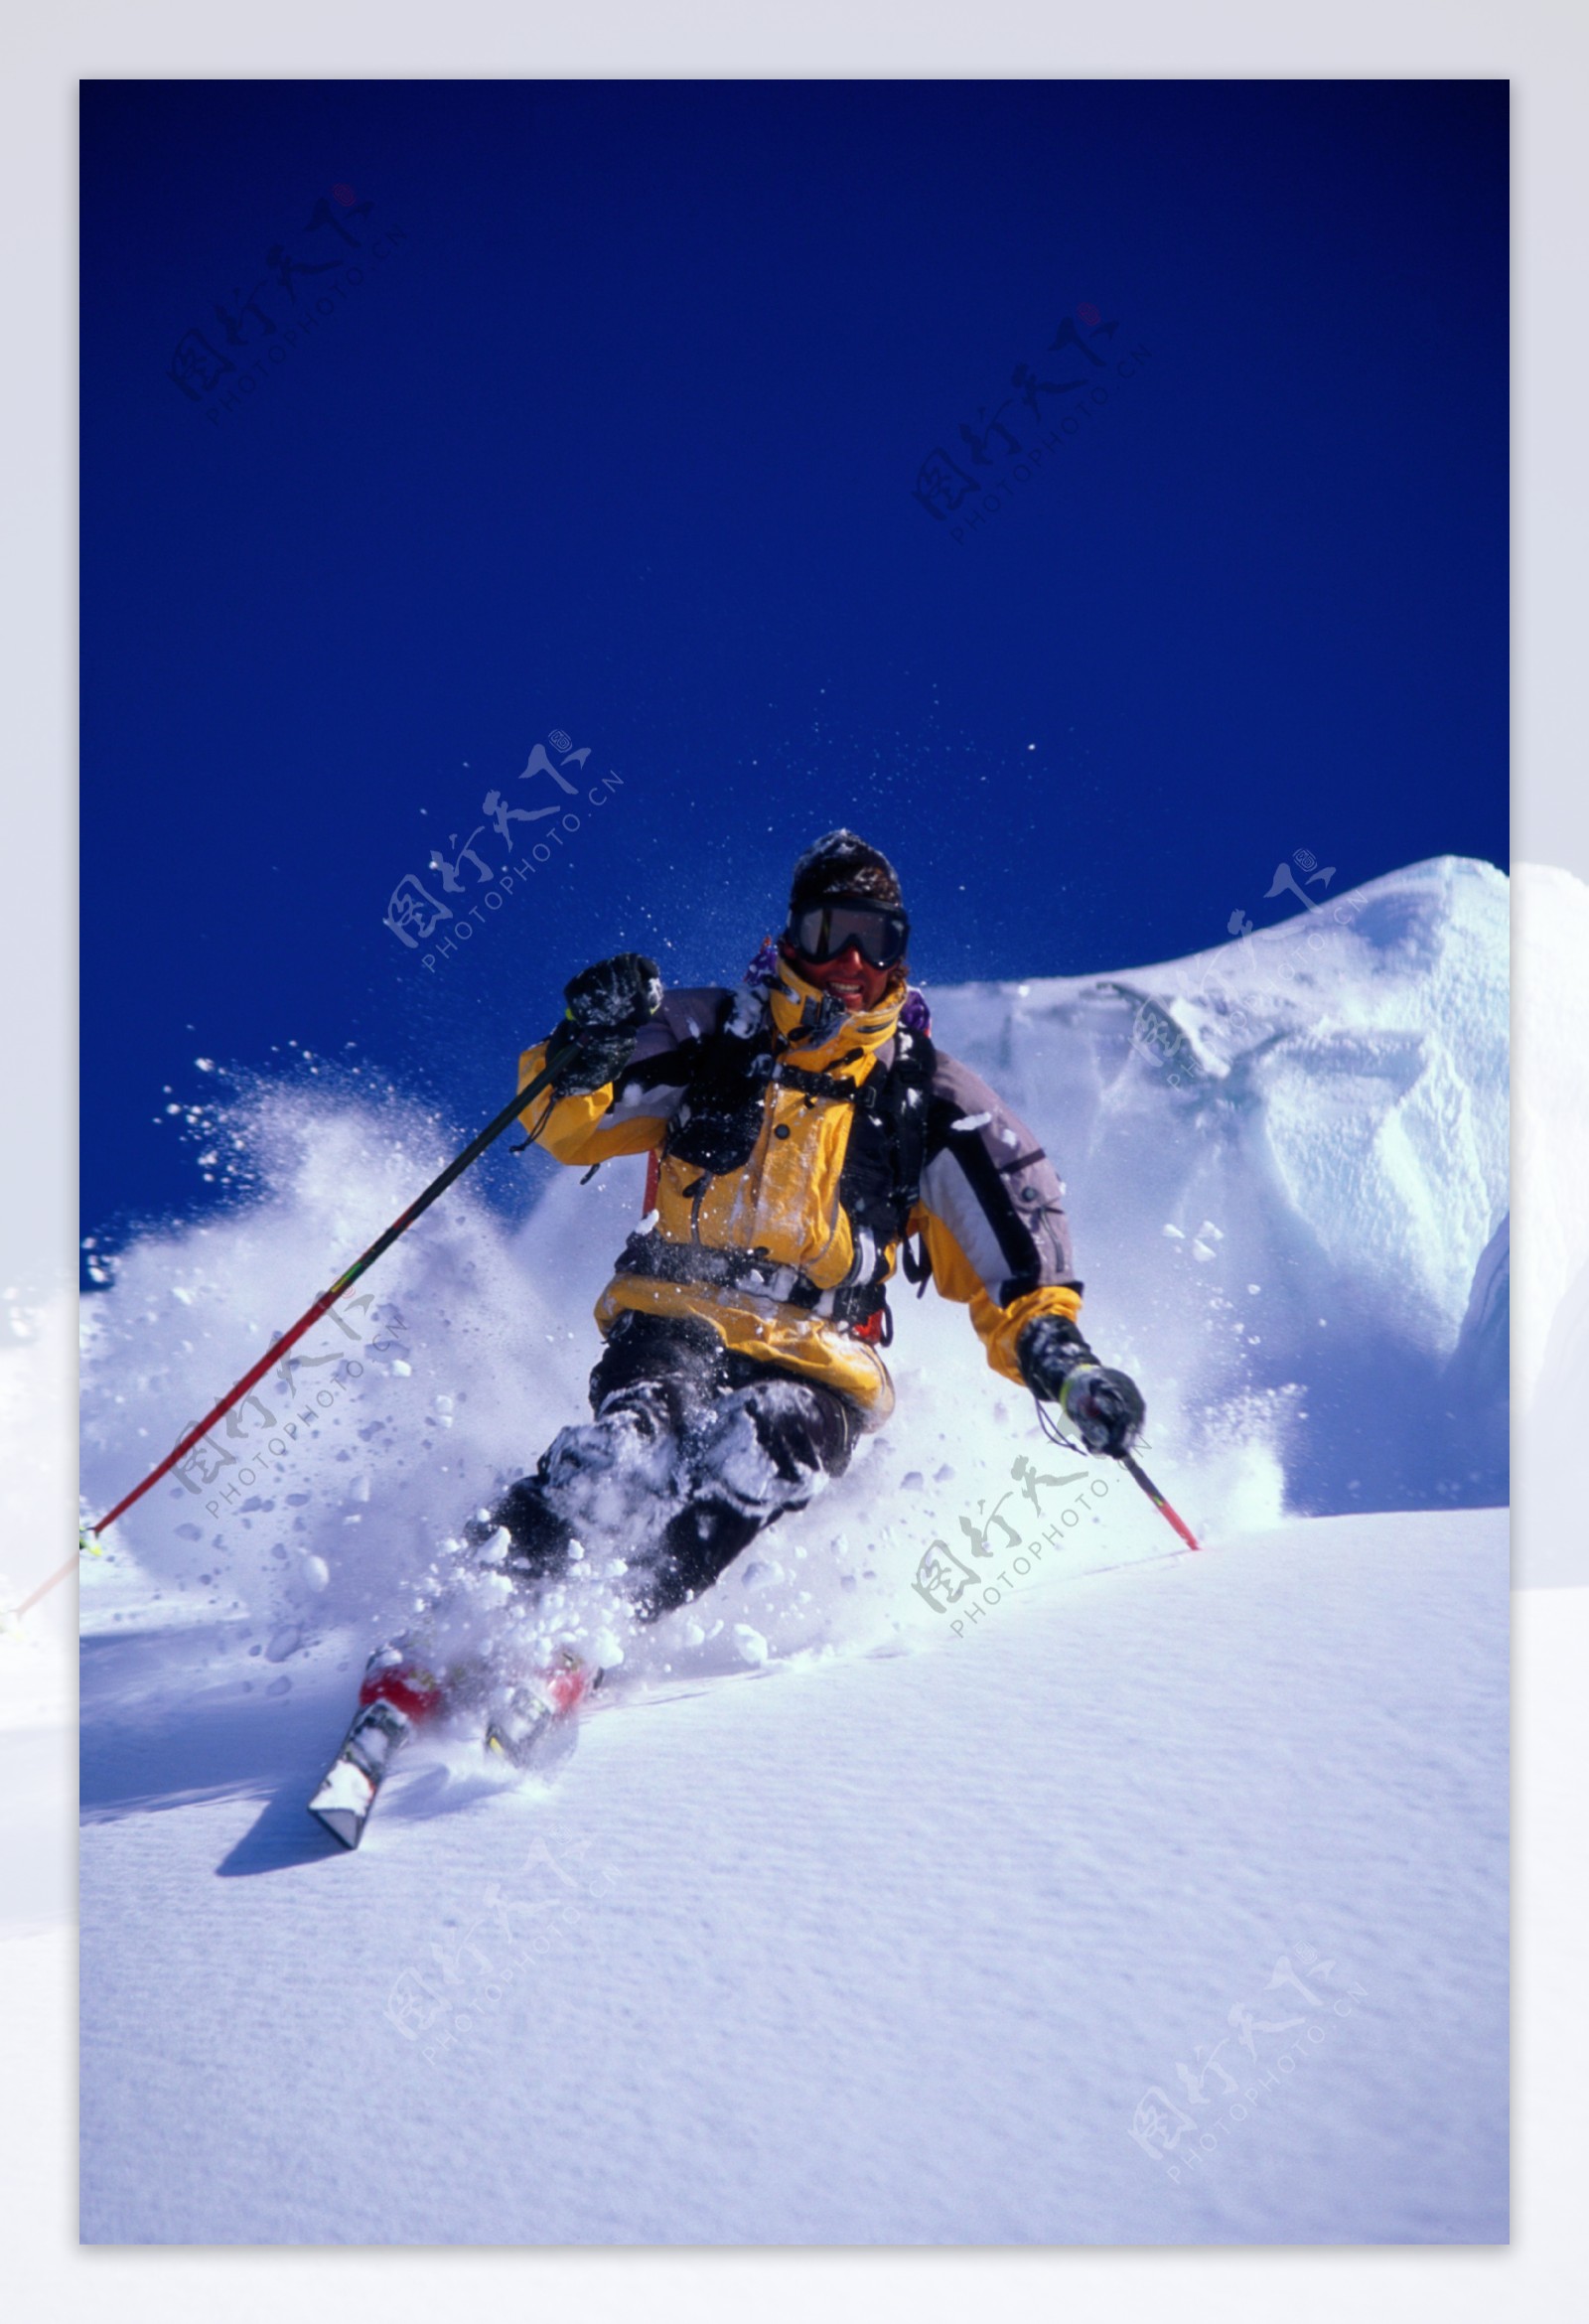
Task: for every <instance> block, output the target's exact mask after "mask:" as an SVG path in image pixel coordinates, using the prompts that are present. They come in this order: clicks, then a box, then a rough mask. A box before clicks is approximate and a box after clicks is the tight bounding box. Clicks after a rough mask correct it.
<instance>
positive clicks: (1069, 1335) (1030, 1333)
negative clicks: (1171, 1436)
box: [1015, 1315, 1147, 1457]
mask: <svg viewBox="0 0 1589 2324" xmlns="http://www.w3.org/2000/svg"><path fill="white" fill-rule="evenodd" d="M1015 1360H1016V1362H1017V1363H1018V1364H1019V1365H1020V1367H1021V1377H1022V1379H1023V1380H1025V1381H1026V1384H1027V1386H1028V1387H1029V1388H1030V1389H1031V1390H1032V1393H1033V1394H1034V1395H1035V1396H1040V1397H1041V1398H1042V1399H1043V1401H1044V1402H1045V1403H1050V1404H1058V1405H1059V1407H1060V1410H1061V1411H1062V1412H1063V1413H1064V1415H1065V1417H1066V1419H1067V1420H1069V1421H1070V1423H1071V1425H1072V1427H1073V1428H1074V1429H1075V1430H1076V1432H1077V1434H1078V1435H1079V1436H1080V1437H1081V1439H1082V1442H1083V1444H1084V1445H1085V1446H1086V1448H1087V1450H1088V1452H1095V1453H1109V1454H1112V1455H1114V1456H1116V1457H1117V1456H1118V1455H1119V1454H1121V1453H1126V1452H1129V1451H1130V1449H1131V1447H1132V1445H1133V1444H1135V1442H1136V1440H1137V1438H1138V1436H1139V1435H1140V1434H1141V1432H1142V1422H1143V1420H1144V1419H1145V1417H1146V1413H1147V1407H1146V1406H1145V1405H1144V1403H1143V1401H1142V1395H1141V1391H1140V1389H1139V1388H1138V1386H1137V1384H1136V1381H1135V1380H1132V1378H1131V1377H1130V1375H1129V1373H1124V1372H1111V1371H1110V1370H1109V1369H1108V1368H1107V1366H1105V1365H1102V1364H1100V1363H1099V1362H1098V1360H1097V1358H1096V1357H1095V1356H1094V1355H1093V1353H1092V1351H1091V1349H1090V1348H1089V1347H1088V1346H1087V1344H1086V1342H1085V1340H1083V1337H1082V1335H1081V1333H1080V1332H1079V1331H1078V1330H1077V1328H1076V1326H1075V1324H1074V1323H1072V1321H1071V1319H1070V1317H1069V1316H1065V1315H1039V1316H1034V1317H1033V1319H1032V1321H1031V1322H1030V1323H1029V1324H1028V1325H1027V1327H1026V1329H1025V1331H1024V1332H1023V1333H1022V1334H1021V1336H1020V1338H1019V1339H1018V1340H1017V1341H1016V1343H1015Z"/></svg>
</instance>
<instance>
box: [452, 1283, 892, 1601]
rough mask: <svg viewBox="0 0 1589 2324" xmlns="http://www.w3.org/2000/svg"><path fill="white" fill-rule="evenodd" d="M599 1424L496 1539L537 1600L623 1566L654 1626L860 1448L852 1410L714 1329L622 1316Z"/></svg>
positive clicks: (534, 1486)
mask: <svg viewBox="0 0 1589 2324" xmlns="http://www.w3.org/2000/svg"><path fill="white" fill-rule="evenodd" d="M590 1401H591V1410H592V1412H593V1414H594V1415H595V1417H594V1419H593V1420H591V1421H590V1422H588V1423H584V1424H582V1425H580V1426H578V1427H573V1428H565V1429H563V1430H562V1432H561V1434H560V1435H558V1436H557V1437H556V1438H555V1439H554V1441H553V1442H552V1443H551V1444H550V1445H549V1446H548V1447H547V1449H546V1451H545V1452H544V1453H543V1454H542V1455H541V1458H540V1462H539V1465H538V1466H537V1468H536V1470H535V1473H534V1475H533V1476H531V1477H524V1478H521V1479H520V1480H519V1481H518V1483H517V1484H515V1485H511V1486H509V1487H508V1489H507V1491H506V1494H504V1496H503V1498H502V1500H501V1501H500V1502H499V1503H498V1505H497V1507H496V1508H495V1509H494V1510H493V1511H492V1513H491V1520H490V1525H487V1526H481V1527H478V1528H477V1530H478V1531H490V1530H491V1529H492V1528H493V1527H495V1526H502V1527H504V1528H506V1532H507V1534H508V1536H509V1541H510V1546H509V1549H508V1552H507V1556H506V1571H507V1572H509V1573H510V1574H512V1575H513V1576H514V1577H515V1579H517V1580H519V1581H520V1582H522V1583H524V1584H525V1585H526V1586H528V1587H533V1586H535V1585H536V1584H537V1583H539V1582H541V1581H544V1580H549V1579H552V1578H560V1577H562V1576H563V1575H565V1574H567V1573H568V1572H570V1571H571V1570H575V1569H576V1560H575V1556H574V1544H575V1543H578V1545H579V1548H580V1550H581V1551H582V1552H583V1554H584V1556H585V1557H587V1558H589V1559H590V1560H591V1561H592V1563H593V1565H598V1566H599V1565H600V1564H601V1563H602V1562H603V1561H611V1560H612V1559H614V1558H616V1557H622V1558H623V1559H624V1561H625V1563H626V1566H627V1569H628V1570H627V1572H626V1574H625V1575H624V1576H623V1578H622V1580H621V1584H620V1586H621V1587H622V1588H623V1589H624V1591H625V1593H626V1594H627V1595H628V1596H629V1598H630V1599H631V1602H632V1603H633V1605H634V1606H635V1609H636V1611H637V1613H639V1614H640V1615H641V1617H642V1618H643V1619H644V1620H646V1621H654V1620H655V1619H656V1618H657V1617H658V1616H659V1615H662V1614H666V1613H669V1612H671V1610H672V1609H673V1608H674V1607H675V1606H681V1605H683V1604H684V1603H685V1602H686V1601H687V1600H688V1599H690V1598H693V1597H696V1596H698V1595H699V1594H700V1592H701V1591H702V1590H706V1589H709V1588H710V1587H711V1585H712V1583H713V1582H715V1581H716V1579H717V1577H718V1575H719V1574H720V1573H722V1572H723V1570H724V1568H725V1567H726V1566H728V1565H729V1564H731V1563H732V1561H733V1560H734V1559H735V1558H736V1557H737V1556H738V1555H739V1553H740V1551H741V1550H742V1549H744V1548H745V1547H746V1545H747V1544H748V1543H749V1542H751V1541H753V1540H754V1539H755V1538H756V1535H757V1534H758V1533H759V1532H761V1531H762V1529H763V1527H764V1526H766V1525H771V1524H772V1523H773V1521H774V1520H775V1519H776V1518H780V1517H783V1516H785V1515H786V1514H788V1513H789V1512H791V1511H794V1510H800V1509H803V1508H804V1507H805V1506H806V1504H807V1503H808V1502H809V1501H810V1499H811V1497H812V1495H813V1494H815V1493H816V1492H818V1491H819V1490H820V1489H821V1487H822V1486H823V1485H824V1484H825V1482H826V1480H827V1479H828V1478H829V1477H837V1476H840V1475H842V1473H843V1471H844V1470H845V1469H846V1468H847V1467H848V1466H849V1460H850V1455H851V1453H852V1452H853V1450H854V1448H855V1443H856V1440H857V1438H858V1437H859V1435H860V1432H861V1431H860V1414H859V1412H858V1410H857V1408H856V1406H855V1405H854V1404H852V1403H851V1402H850V1400H849V1399H848V1397H846V1396H842V1395H839V1394H837V1393H836V1392H835V1391H834V1390H833V1389H831V1388H825V1387H821V1386H818V1385H817V1383H816V1382H815V1381H813V1380H805V1379H803V1378H802V1377H801V1376H800V1375H799V1374H798V1373H794V1372H790V1371H786V1370H784V1369H782V1368H781V1367H779V1366H776V1365H771V1364H763V1363H759V1362H758V1361H757V1360H756V1358H754V1357H750V1356H740V1355H737V1354H735V1353H733V1352H732V1351H731V1350H729V1349H727V1348H725V1347H724V1345H723V1343H722V1341H721V1340H720V1339H719V1338H718V1336H717V1334H716V1333H715V1332H714V1331H713V1330H712V1329H711V1328H710V1326H709V1325H706V1324H702V1323H696V1322H693V1321H691V1320H689V1319H686V1318H681V1317H672V1316H650V1315H640V1314H636V1313H634V1312H629V1313H626V1314H624V1315H622V1316H620V1317H619V1319H618V1321H617V1322H616V1323H615V1325H614V1326H613V1329H612V1333H611V1335H610V1337H609V1339H608V1342H607V1346H606V1349H605V1351H604V1352H603V1355H602V1358H601V1361H600V1363H599V1364H598V1365H597V1366H596V1369H595V1371H594V1372H593V1373H592V1374H591V1377H590Z"/></svg>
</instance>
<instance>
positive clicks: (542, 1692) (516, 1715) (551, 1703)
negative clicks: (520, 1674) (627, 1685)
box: [486, 1646, 602, 1768]
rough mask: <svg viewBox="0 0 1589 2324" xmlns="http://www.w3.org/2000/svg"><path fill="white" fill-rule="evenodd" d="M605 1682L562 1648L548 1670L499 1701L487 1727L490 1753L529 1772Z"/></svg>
mask: <svg viewBox="0 0 1589 2324" xmlns="http://www.w3.org/2000/svg"><path fill="white" fill-rule="evenodd" d="M601 1682H602V1673H601V1671H600V1670H599V1669H593V1668H592V1666H591V1665H590V1664H589V1663H587V1662H586V1661H585V1659H584V1657H583V1656H582V1655H579V1654H576V1653H575V1651H574V1649H573V1648H572V1647H566V1646H565V1647H559V1648H558V1650H557V1654H556V1656H555V1657H554V1659H553V1660H552V1662H551V1663H550V1664H549V1665H548V1667H547V1668H546V1669H545V1670H538V1671H536V1672H535V1674H534V1675H533V1676H532V1677H529V1678H523V1679H520V1680H519V1682H518V1683H517V1684H516V1685H515V1686H510V1687H508V1688H507V1689H506V1692H505V1693H504V1694H502V1695H501V1696H500V1697H499V1698H498V1701H497V1703H496V1706H495V1708H494V1709H493V1711H492V1715H491V1718H490V1720H489V1722H488V1724H487V1727H486V1749H487V1751H488V1752H490V1753H491V1755H492V1756H493V1757H494V1758H496V1759H506V1761H507V1763H508V1765H509V1766H510V1767H516V1768H525V1767H528V1766H529V1764H530V1762H531V1760H532V1759H534V1758H535V1757H537V1755H541V1754H543V1751H544V1746H545V1744H546V1740H547V1737H548V1736H549V1735H550V1734H551V1733H552V1731H553V1730H554V1729H564V1730H567V1729H571V1727H572V1724H573V1721H574V1718H575V1716H576V1714H577V1712H578V1710H579V1707H580V1705H581V1703H583V1702H584V1701H585V1700H586V1699H587V1698H588V1697H589V1696H590V1695H592V1694H594V1693H595V1691H596V1689H597V1687H598V1686H600V1684H601ZM569 1748H572V1739H571V1737H570V1742H569Z"/></svg>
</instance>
